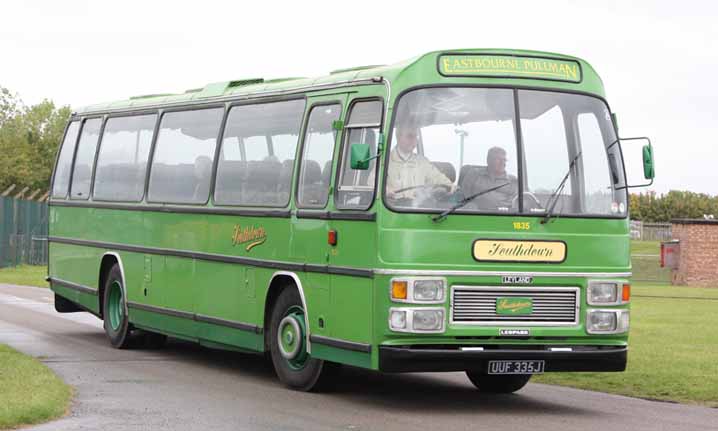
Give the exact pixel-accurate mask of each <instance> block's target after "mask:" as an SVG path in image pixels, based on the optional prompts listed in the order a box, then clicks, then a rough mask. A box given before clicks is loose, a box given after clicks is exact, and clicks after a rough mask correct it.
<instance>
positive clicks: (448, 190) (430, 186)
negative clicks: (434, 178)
mask: <svg viewBox="0 0 718 431" xmlns="http://www.w3.org/2000/svg"><path fill="white" fill-rule="evenodd" d="M438 188H442V189H444V190H446V193H451V186H450V185H447V184H421V185H419V186H411V187H404V188H403V189H399V190H394V194H399V193H402V192H406V191H409V190H416V189H438Z"/></svg>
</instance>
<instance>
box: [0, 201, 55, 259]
mask: <svg viewBox="0 0 718 431" xmlns="http://www.w3.org/2000/svg"><path fill="white" fill-rule="evenodd" d="M47 215H48V208H47V203H46V202H34V201H27V200H20V199H14V198H9V197H0V268H2V267H6V266H15V265H20V264H32V265H45V264H47Z"/></svg>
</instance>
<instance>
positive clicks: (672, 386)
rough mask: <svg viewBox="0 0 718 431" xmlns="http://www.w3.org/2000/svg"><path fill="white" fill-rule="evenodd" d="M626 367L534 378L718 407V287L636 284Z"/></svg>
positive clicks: (611, 391) (597, 389) (642, 396)
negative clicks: (598, 371) (617, 369)
mask: <svg viewBox="0 0 718 431" xmlns="http://www.w3.org/2000/svg"><path fill="white" fill-rule="evenodd" d="M631 302H632V304H631V332H630V336H629V337H630V339H629V354H628V369H627V371H625V372H623V373H547V374H545V375H542V376H538V377H537V378H536V379H535V380H532V381H535V382H539V383H548V384H557V385H563V386H571V387H575V388H581V389H589V390H593V391H602V392H609V393H613V394H620V395H627V396H631V397H638V398H649V399H657V400H664V401H675V402H682V403H690V404H701V405H706V406H709V407H714V408H718V389H716V388H718V342H717V341H716V340H717V339H718V338H717V337H716V334H715V328H717V327H718V312H716V311H717V310H718V289H715V288H699V287H677V286H670V285H647V284H642V285H634V286H633V299H632V301H631Z"/></svg>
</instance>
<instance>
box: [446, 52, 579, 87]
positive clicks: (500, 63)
mask: <svg viewBox="0 0 718 431" xmlns="http://www.w3.org/2000/svg"><path fill="white" fill-rule="evenodd" d="M439 73H441V74H442V75H444V76H487V77H505V78H536V79H550V80H556V81H567V82H581V79H582V76H581V65H579V63H578V62H577V61H574V60H558V59H554V58H540V57H521V56H513V55H498V54H464V55H457V54H446V55H442V56H440V57H439Z"/></svg>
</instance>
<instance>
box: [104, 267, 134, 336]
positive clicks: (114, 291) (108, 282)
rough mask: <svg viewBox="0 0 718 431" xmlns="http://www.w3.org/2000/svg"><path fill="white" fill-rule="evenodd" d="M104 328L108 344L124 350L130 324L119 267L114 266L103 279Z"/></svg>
mask: <svg viewBox="0 0 718 431" xmlns="http://www.w3.org/2000/svg"><path fill="white" fill-rule="evenodd" d="M102 316H103V317H104V320H105V321H104V327H105V333H106V334H107V337H108V338H109V339H110V344H112V347H114V348H116V349H124V348H126V347H128V345H129V334H130V322H129V319H128V318H127V313H126V307H125V298H124V295H123V281H122V273H121V272H120V267H119V266H118V265H117V264H115V265H113V266H112V269H110V272H109V273H108V274H107V277H106V279H105V288H104V294H103V301H102Z"/></svg>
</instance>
